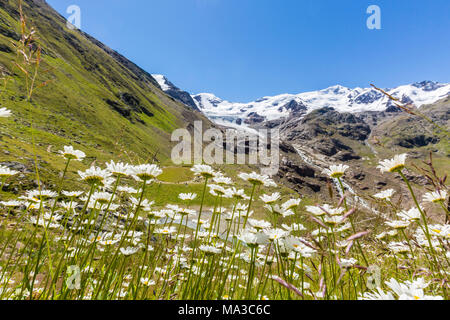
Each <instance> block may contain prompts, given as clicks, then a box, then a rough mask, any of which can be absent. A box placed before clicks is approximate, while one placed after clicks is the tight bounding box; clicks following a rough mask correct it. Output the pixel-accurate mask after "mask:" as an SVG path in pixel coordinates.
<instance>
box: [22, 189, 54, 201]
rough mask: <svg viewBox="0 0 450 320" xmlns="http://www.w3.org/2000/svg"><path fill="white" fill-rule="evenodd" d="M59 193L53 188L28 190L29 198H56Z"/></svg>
mask: <svg viewBox="0 0 450 320" xmlns="http://www.w3.org/2000/svg"><path fill="white" fill-rule="evenodd" d="M57 195H58V194H57V193H56V192H54V191H51V190H32V191H28V192H27V198H28V199H41V200H46V199H49V198H55V197H56V196H57Z"/></svg>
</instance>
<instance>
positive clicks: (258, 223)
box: [248, 219, 272, 231]
mask: <svg viewBox="0 0 450 320" xmlns="http://www.w3.org/2000/svg"><path fill="white" fill-rule="evenodd" d="M248 223H250V224H251V225H252V226H253V228H255V229H256V230H257V231H261V230H263V229H269V228H270V227H271V226H272V225H271V224H270V222H267V221H265V220H256V219H248Z"/></svg>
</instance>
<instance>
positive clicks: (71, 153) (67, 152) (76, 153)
mask: <svg viewBox="0 0 450 320" xmlns="http://www.w3.org/2000/svg"><path fill="white" fill-rule="evenodd" d="M59 153H60V154H62V155H63V157H64V158H66V159H67V160H75V161H81V160H83V159H84V158H85V157H86V154H85V153H84V152H83V151H80V150H75V149H74V148H73V147H72V146H64V150H60V151H59Z"/></svg>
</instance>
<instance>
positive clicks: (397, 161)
mask: <svg viewBox="0 0 450 320" xmlns="http://www.w3.org/2000/svg"><path fill="white" fill-rule="evenodd" d="M407 156H408V154H406V153H404V154H400V155H395V156H394V158H393V159H386V160H383V161H380V165H379V166H377V168H378V169H380V171H381V172H400V171H402V170H403V169H404V168H405V161H406V157H407Z"/></svg>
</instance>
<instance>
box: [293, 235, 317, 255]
mask: <svg viewBox="0 0 450 320" xmlns="http://www.w3.org/2000/svg"><path fill="white" fill-rule="evenodd" d="M285 244H286V246H287V247H288V248H289V249H291V250H293V251H294V252H296V253H298V254H300V255H301V256H302V257H304V258H311V257H312V256H313V255H314V254H315V253H317V251H316V250H314V249H313V248H311V247H308V246H307V245H306V244H304V243H303V242H302V241H300V239H299V238H297V237H293V236H289V237H287V238H286V239H285Z"/></svg>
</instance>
